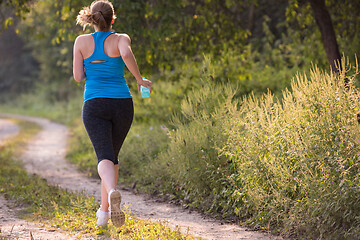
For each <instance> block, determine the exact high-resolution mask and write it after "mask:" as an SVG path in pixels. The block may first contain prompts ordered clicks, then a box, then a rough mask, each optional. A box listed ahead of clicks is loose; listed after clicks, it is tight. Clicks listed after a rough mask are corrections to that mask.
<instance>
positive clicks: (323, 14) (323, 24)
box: [310, 0, 341, 72]
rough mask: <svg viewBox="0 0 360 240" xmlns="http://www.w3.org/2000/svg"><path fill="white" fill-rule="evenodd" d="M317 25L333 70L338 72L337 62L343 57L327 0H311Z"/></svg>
mask: <svg viewBox="0 0 360 240" xmlns="http://www.w3.org/2000/svg"><path fill="white" fill-rule="evenodd" d="M310 3H311V7H312V9H313V11H314V16H315V20H316V23H317V25H318V26H319V29H320V32H321V39H322V41H323V44H324V48H325V52H326V55H327V58H328V61H329V63H330V66H331V69H332V71H334V72H336V71H337V69H336V67H335V62H336V61H338V60H340V59H341V56H340V52H339V46H338V44H337V41H336V36H335V31H334V27H333V24H332V21H331V17H330V14H329V11H328V10H327V7H326V5H325V0H310Z"/></svg>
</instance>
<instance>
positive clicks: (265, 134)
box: [219, 66, 360, 239]
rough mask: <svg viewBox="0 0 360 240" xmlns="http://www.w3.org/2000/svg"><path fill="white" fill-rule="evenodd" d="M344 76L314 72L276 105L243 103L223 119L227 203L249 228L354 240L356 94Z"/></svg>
mask: <svg viewBox="0 0 360 240" xmlns="http://www.w3.org/2000/svg"><path fill="white" fill-rule="evenodd" d="M343 69H345V66H343ZM345 73H346V72H345V70H343V71H342V72H341V74H340V75H339V76H336V75H334V74H330V75H329V74H326V73H324V72H321V71H320V70H319V69H316V68H315V69H314V70H312V72H311V76H310V78H309V79H308V78H307V77H306V76H301V75H298V76H297V77H296V79H295V80H294V81H293V82H292V91H291V92H290V91H287V90H286V91H284V92H283V99H282V101H281V102H280V101H276V99H274V97H273V96H272V95H271V94H270V93H269V94H267V95H265V96H263V97H262V98H256V97H251V96H250V97H247V98H246V99H245V100H244V101H243V102H242V106H241V107H240V109H239V110H237V111H234V112H233V113H232V114H231V117H230V118H229V121H228V122H227V124H226V130H225V134H227V135H228V136H229V138H228V140H227V142H226V144H225V146H224V148H223V150H222V153H223V154H225V155H226V156H228V157H229V158H230V159H231V160H232V161H233V163H234V164H235V165H236V181H237V182H238V186H239V188H238V189H237V190H236V191H237V192H238V193H239V194H237V195H235V194H234V195H233V196H232V197H236V198H238V199H239V202H243V203H244V204H241V205H239V206H238V208H239V210H238V213H239V216H240V217H246V218H249V220H248V221H247V222H248V223H249V224H253V225H255V224H259V225H261V226H272V227H273V228H274V227H278V228H279V229H281V232H282V233H283V234H284V235H287V236H299V235H302V237H305V238H309V239H313V238H320V239H324V238H326V239H357V237H358V236H359V234H360V227H359V226H360V221H359V218H358V214H357V213H359V212H360V207H359V206H360V205H359V202H360V198H359V196H360V188H359V186H360V185H359V184H360V177H359V176H360V175H359V172H360V162H359V147H360V134H359V131H358V129H359V125H358V124H359V123H358V119H357V114H358V113H359V111H360V102H359V98H360V93H359V91H358V89H356V88H355V87H354V83H353V81H352V80H353V79H354V77H355V76H352V77H348V79H350V83H349V84H347V85H345V84H344V83H345ZM219 147H221V145H220V146H219Z"/></svg>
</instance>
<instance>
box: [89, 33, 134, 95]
mask: <svg viewBox="0 0 360 240" xmlns="http://www.w3.org/2000/svg"><path fill="white" fill-rule="evenodd" d="M113 33H114V32H108V31H99V32H95V33H92V34H91V35H92V36H93V38H94V43H95V48H94V52H93V54H92V55H91V56H90V57H88V58H86V59H84V68H85V74H86V82H85V91H84V102H85V101H87V100H90V99H93V98H132V96H131V94H130V91H129V87H128V85H127V83H126V81H125V77H124V68H125V63H124V61H123V59H122V57H121V56H120V57H109V56H107V55H106V54H105V52H104V41H105V39H106V38H107V37H108V36H109V35H110V34H113ZM93 61H102V62H97V63H94V62H93Z"/></svg>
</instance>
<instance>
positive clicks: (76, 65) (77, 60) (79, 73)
mask: <svg viewBox="0 0 360 240" xmlns="http://www.w3.org/2000/svg"><path fill="white" fill-rule="evenodd" d="M80 44H81V36H79V37H77V38H76V40H75V43H74V57H73V75H74V79H75V81H77V82H81V81H82V80H83V79H85V78H86V75H85V71H84V63H83V61H84V57H83V55H82V53H81V51H80Z"/></svg>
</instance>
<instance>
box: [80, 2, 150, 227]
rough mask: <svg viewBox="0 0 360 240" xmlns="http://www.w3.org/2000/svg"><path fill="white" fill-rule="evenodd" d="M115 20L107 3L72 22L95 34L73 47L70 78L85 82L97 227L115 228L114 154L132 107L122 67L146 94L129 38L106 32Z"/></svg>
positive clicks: (118, 218) (119, 219) (119, 217)
mask: <svg viewBox="0 0 360 240" xmlns="http://www.w3.org/2000/svg"><path fill="white" fill-rule="evenodd" d="M115 19H116V16H115V14H114V8H113V5H112V4H111V3H110V2H109V1H107V0H100V1H94V2H93V3H92V4H91V6H90V8H89V7H84V9H83V10H81V11H80V13H79V15H78V16H77V24H80V25H82V26H83V27H84V29H85V27H86V26H87V25H90V26H93V27H94V29H95V32H94V33H92V34H84V35H80V36H78V37H77V38H76V40H75V43H74V62H73V74H74V79H75V81H77V82H81V81H82V80H83V79H85V78H86V82H85V91H84V105H83V110H82V118H83V122H84V125H85V128H86V131H87V133H88V135H89V138H90V140H91V142H92V145H93V147H94V150H95V152H96V156H97V160H98V167H97V170H98V173H99V176H100V178H101V206H100V208H99V210H98V211H97V213H96V216H97V224H98V225H101V226H105V225H107V222H108V220H109V218H111V221H112V223H113V224H114V225H115V226H117V227H120V226H122V225H123V224H124V222H125V214H124V213H123V212H122V211H121V209H120V203H121V195H120V192H119V191H118V190H116V183H117V180H118V154H119V151H120V148H121V146H122V144H123V142H124V140H125V137H126V135H127V133H128V131H129V129H130V126H131V123H132V121H133V115H134V107H133V102H132V96H131V94H130V91H129V87H128V85H127V83H126V81H125V78H124V67H125V65H126V66H127V68H128V69H129V70H130V72H131V73H132V74H133V75H134V77H135V79H136V81H137V84H138V87H140V85H142V86H144V87H147V88H150V90H151V88H152V83H151V81H149V80H145V79H143V78H142V77H141V74H140V71H139V69H138V66H137V63H136V60H135V57H134V55H133V53H132V51H131V47H130V43H131V40H130V37H129V36H128V35H126V34H118V33H115V32H112V29H111V28H112V24H113V23H114V20H115Z"/></svg>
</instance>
